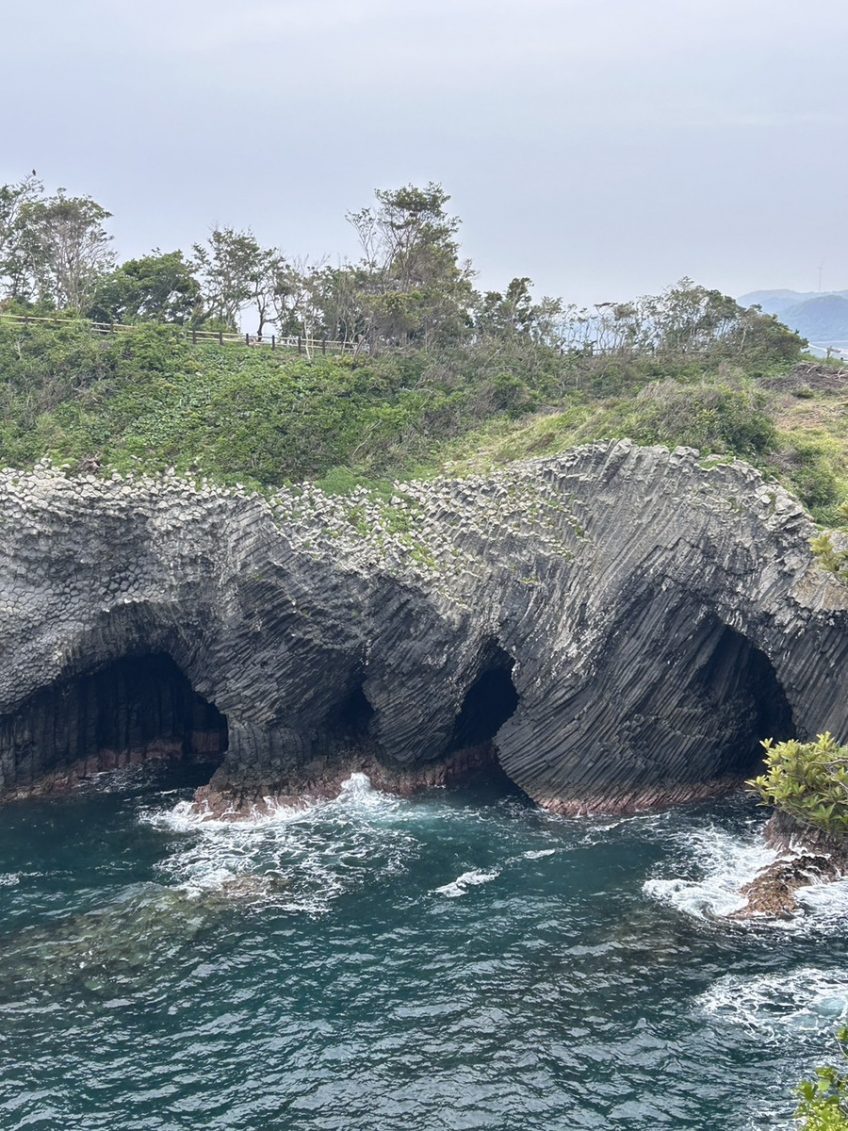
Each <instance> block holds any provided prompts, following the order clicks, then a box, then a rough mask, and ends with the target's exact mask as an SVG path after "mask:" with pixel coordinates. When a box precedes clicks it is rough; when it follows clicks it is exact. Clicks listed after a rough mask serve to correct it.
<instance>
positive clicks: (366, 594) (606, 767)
mask: <svg viewBox="0 0 848 1131" xmlns="http://www.w3.org/2000/svg"><path fill="white" fill-rule="evenodd" d="M0 521H1V522H2V526H3V539H2V544H0V555H2V560H0V586H2V594H1V595H0V640H2V645H1V646H2V649H3V663H2V665H0V716H2V717H0V791H2V792H3V793H4V794H5V795H7V796H8V795H20V794H22V793H26V792H28V791H30V790H32V789H36V788H39V787H40V786H41V785H43V784H44V783H50V782H55V781H56V780H57V779H61V778H63V777H66V776H68V775H69V774H73V773H75V772H85V771H90V770H91V769H92V768H97V767H98V766H102V765H111V764H120V763H121V762H122V761H126V760H131V759H138V758H142V757H145V756H146V755H147V754H150V753H154V754H156V753H159V754H161V753H163V752H164V753H166V754H167V753H169V752H171V753H173V752H181V753H183V754H188V753H194V754H196V755H198V756H202V757H217V758H218V759H219V760H220V767H219V769H218V770H217V771H216V774H215V777H214V779H213V783H212V787H211V790H210V791H209V793H210V795H211V796H214V797H217V798H221V797H224V798H233V799H235V800H236V801H237V802H244V801H250V800H251V799H254V798H256V797H261V796H263V795H265V794H267V793H269V792H279V791H282V792H291V791H292V790H298V789H301V788H304V787H306V786H310V785H311V786H313V787H315V788H322V787H323V786H325V785H326V784H327V783H329V782H331V781H332V780H333V779H334V778H337V777H338V776H339V774H340V773H341V772H343V771H344V772H347V771H349V769H350V768H357V767H370V768H371V769H372V770H374V772H375V773H377V775H378V777H379V779H380V780H381V781H385V782H386V783H387V784H401V785H403V784H404V783H405V784H407V785H412V784H415V783H416V782H419V781H425V782H438V781H441V780H444V779H445V777H446V776H447V775H448V774H449V773H450V772H460V771H462V770H463V769H464V768H466V767H468V766H469V765H472V764H478V763H480V762H481V760H483V759H484V758H485V756H486V752H487V751H490V750H492V749H494V751H495V752H496V755H497V759H498V762H499V763H500V766H501V767H502V768H503V770H504V771H505V772H506V774H507V775H508V776H509V778H511V779H512V781H513V782H515V783H516V784H517V785H518V786H520V788H521V789H523V790H524V791H525V792H526V793H527V794H529V796H530V797H532V798H534V799H535V800H536V801H538V802H540V803H541V804H544V805H547V806H551V807H553V808H556V809H559V810H560V811H563V812H576V811H581V810H588V809H611V810H615V809H625V808H628V807H632V806H635V805H646V804H656V803H664V802H669V801H674V800H679V799H686V798H691V797H696V796H699V795H706V794H707V793H709V792H712V791H715V790H717V789H718V788H720V787H721V785H722V784H723V783H727V782H731V781H738V780H739V779H740V778H741V777H744V776H746V775H748V774H749V773H750V772H751V770H752V768H753V766H754V765H755V764H756V761H757V759H758V745H757V744H758V740H759V739H760V738H761V737H763V736H766V735H772V736H774V737H776V738H781V737H787V736H789V735H790V734H797V735H799V736H801V737H806V736H809V735H810V734H811V733H813V732H814V731H821V730H823V729H830V730H832V731H834V732H835V733H837V734H842V735H844V734H845V733H846V726H845V723H846V715H848V698H846V696H845V694H844V685H845V676H844V673H845V671H846V653H847V652H848V589H846V588H845V587H843V586H842V585H841V584H840V583H839V582H837V581H836V580H835V579H834V578H833V577H831V576H830V575H828V574H826V573H824V572H823V571H821V570H820V569H819V567H818V566H817V565H816V563H815V561H814V559H813V558H812V556H811V554H810V551H809V545H808V543H809V539H810V537H811V535H812V533H813V528H812V525H811V523H810V521H809V519H808V518H807V517H806V515H805V514H804V512H803V511H802V509H801V507H800V505H799V504H798V503H797V502H796V501H795V500H794V499H793V498H792V497H791V496H789V495H788V494H787V493H786V492H784V491H783V490H782V489H780V488H779V487H777V486H775V485H772V484H769V483H766V482H765V481H764V480H763V479H762V477H761V476H760V475H759V474H758V473H757V472H755V471H753V470H752V469H751V468H750V467H748V466H747V465H745V464H743V463H739V462H735V463H731V464H724V465H722V464H718V465H715V464H714V465H712V466H707V464H706V462H701V461H699V459H698V456H697V453H695V452H693V451H691V450H684V449H679V450H677V451H675V452H668V451H667V450H665V449H662V448H639V447H636V446H635V445H633V444H632V443H630V442H628V441H621V442H617V443H611V444H604V445H594V446H591V447H587V448H583V449H579V450H577V451H574V452H572V453H570V454H568V455H566V456H563V457H561V458H558V459H550V460H541V461H533V462H527V463H522V464H517V465H514V466H512V467H510V468H508V469H507V470H505V471H502V472H499V473H497V474H493V475H491V476H490V477H488V478H475V479H465V480H457V481H449V480H446V479H441V480H436V481H434V482H431V483H426V484H407V485H404V486H400V485H399V486H398V487H397V491H396V495H395V496H394V497H393V498H392V499H391V500H390V501H387V502H385V503H383V502H378V501H375V500H373V499H372V498H370V497H369V496H368V495H366V494H365V493H364V492H362V493H359V494H355V495H353V496H350V497H346V498H331V497H327V496H325V495H323V494H322V493H321V492H319V491H318V490H317V489H314V488H309V487H306V488H304V489H302V490H297V489H292V490H289V491H281V492H279V493H276V494H273V495H270V496H268V497H265V496H262V495H258V494H251V493H249V492H247V491H244V490H221V489H215V488H211V487H208V486H200V487H195V486H194V485H191V484H189V483H187V482H185V481H183V480H181V479H179V478H177V477H175V476H163V477H160V478H156V479H146V478H145V479H141V478H139V479H135V480H133V479H132V478H131V477H129V478H120V477H117V476H113V478H112V479H111V480H108V481H104V480H101V479H97V478H87V477H83V478H70V477H65V476H64V475H63V474H61V473H60V472H58V471H56V470H53V469H51V468H49V467H48V466H46V465H41V466H39V467H38V468H36V470H35V471H34V472H33V473H21V472H14V471H6V472H3V473H2V474H0Z"/></svg>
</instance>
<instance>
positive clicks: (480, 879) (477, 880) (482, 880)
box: [434, 868, 501, 899]
mask: <svg viewBox="0 0 848 1131" xmlns="http://www.w3.org/2000/svg"><path fill="white" fill-rule="evenodd" d="M500 874H501V870H500V868H495V869H493V870H492V871H491V872H484V871H482V870H480V869H479V868H475V869H472V871H470V872H463V873H462V875H461V876H457V878H456V879H455V880H452V881H451V882H450V883H449V884H442V886H441V887H440V888H435V890H434V894H435V895H443V896H445V897H446V898H447V899H456V898H458V897H459V896H461V895H466V894H467V892H468V890H469V888H473V887H477V886H478V885H480V884H489V883H491V882H492V880H496V879H497V878H498V876H499V875H500Z"/></svg>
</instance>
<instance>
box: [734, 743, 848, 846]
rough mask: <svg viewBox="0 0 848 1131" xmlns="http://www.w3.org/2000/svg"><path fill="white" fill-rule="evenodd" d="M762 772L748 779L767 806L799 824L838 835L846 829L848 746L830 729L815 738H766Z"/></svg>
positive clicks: (847, 824)
mask: <svg viewBox="0 0 848 1131" xmlns="http://www.w3.org/2000/svg"><path fill="white" fill-rule="evenodd" d="M763 747H764V749H765V752H766V753H765V758H764V759H763V762H764V765H765V772H764V773H763V774H761V775H760V776H759V777H756V778H754V779H753V780H752V781H751V782H749V783H748V784H749V785H750V786H751V787H752V788H753V789H754V790H755V791H756V792H757V793H758V794H759V795H760V798H761V799H762V801H763V802H764V804H766V805H774V806H776V807H777V808H778V809H780V810H782V811H783V812H784V813H788V814H789V816H790V817H793V818H794V819H795V820H796V821H798V822H799V823H800V824H802V825H807V826H811V827H813V828H816V829H822V830H823V831H824V832H826V833H829V834H834V835H837V836H844V835H845V834H846V833H848V747H846V746H840V745H839V743H838V742H837V741H836V739H835V738H834V737H833V735H832V734H828V733H825V734H820V735H819V736H818V738H817V739H816V741H815V742H798V741H797V740H796V739H792V740H791V741H788V742H777V743H775V742H773V741H772V740H771V739H767V740H766V741H765V742H764V743H763Z"/></svg>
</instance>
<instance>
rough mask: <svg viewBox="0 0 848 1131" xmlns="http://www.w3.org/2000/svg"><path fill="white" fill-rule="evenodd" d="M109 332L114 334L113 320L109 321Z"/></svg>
mask: <svg viewBox="0 0 848 1131" xmlns="http://www.w3.org/2000/svg"><path fill="white" fill-rule="evenodd" d="M109 333H110V334H114V333H115V323H114V322H110V323H109Z"/></svg>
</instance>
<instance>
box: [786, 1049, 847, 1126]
mask: <svg viewBox="0 0 848 1131" xmlns="http://www.w3.org/2000/svg"><path fill="white" fill-rule="evenodd" d="M837 1041H838V1043H839V1050H840V1052H841V1054H842V1057H843V1060H846V1059H848V1028H843V1029H840V1031H839V1033H838V1034H837ZM798 1096H799V1097H800V1103H799V1105H798V1110H797V1111H796V1113H795V1114H796V1117H797V1119H798V1120H799V1121H800V1131H848V1072H846V1071H845V1068H844V1067H842V1068H835V1067H833V1065H826V1066H825V1067H823V1068H817V1069H816V1074H815V1079H813V1080H805V1081H804V1083H803V1084H801V1085H800V1087H799V1088H798Z"/></svg>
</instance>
